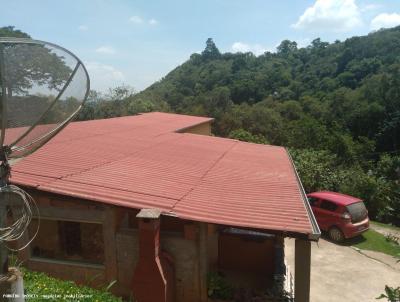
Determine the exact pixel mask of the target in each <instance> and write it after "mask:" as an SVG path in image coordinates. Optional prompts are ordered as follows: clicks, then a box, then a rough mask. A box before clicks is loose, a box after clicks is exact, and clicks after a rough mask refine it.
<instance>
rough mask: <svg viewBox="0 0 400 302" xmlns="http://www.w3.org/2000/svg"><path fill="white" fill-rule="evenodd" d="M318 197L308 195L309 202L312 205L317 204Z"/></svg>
mask: <svg viewBox="0 0 400 302" xmlns="http://www.w3.org/2000/svg"><path fill="white" fill-rule="evenodd" d="M317 201H318V199H317V198H315V197H308V202H309V203H310V205H311V206H315V205H316V204H317Z"/></svg>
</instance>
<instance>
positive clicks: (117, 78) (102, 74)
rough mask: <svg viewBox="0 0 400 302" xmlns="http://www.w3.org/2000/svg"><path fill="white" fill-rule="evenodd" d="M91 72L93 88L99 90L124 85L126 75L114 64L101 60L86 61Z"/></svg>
mask: <svg viewBox="0 0 400 302" xmlns="http://www.w3.org/2000/svg"><path fill="white" fill-rule="evenodd" d="M85 66H86V68H87V70H88V72H89V76H90V82H91V88H92V89H95V90H98V91H107V90H108V88H110V87H116V86H119V85H122V84H123V83H124V81H125V75H124V74H123V73H122V72H121V71H119V70H118V69H116V68H115V67H114V66H111V65H105V64H102V63H99V62H86V63H85Z"/></svg>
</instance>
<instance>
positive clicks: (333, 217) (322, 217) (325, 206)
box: [317, 199, 338, 231]
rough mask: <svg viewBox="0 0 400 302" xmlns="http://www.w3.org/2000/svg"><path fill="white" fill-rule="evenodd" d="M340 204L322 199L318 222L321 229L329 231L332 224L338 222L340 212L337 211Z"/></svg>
mask: <svg viewBox="0 0 400 302" xmlns="http://www.w3.org/2000/svg"><path fill="white" fill-rule="evenodd" d="M337 208H338V206H337V204H335V203H333V202H332V201H329V200H325V199H321V200H320V202H319V207H318V216H319V221H318V220H317V221H318V224H319V226H320V228H321V229H323V230H325V231H327V230H328V229H329V228H330V227H331V226H332V225H335V224H337V220H338V214H337V213H336V210H337Z"/></svg>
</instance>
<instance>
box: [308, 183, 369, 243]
mask: <svg viewBox="0 0 400 302" xmlns="http://www.w3.org/2000/svg"><path fill="white" fill-rule="evenodd" d="M307 197H308V201H309V203H310V205H311V208H312V210H313V212H314V216H315V218H316V219H317V222H318V225H319V227H320V229H321V230H322V231H326V232H328V235H329V237H330V238H331V239H332V240H334V241H337V242H340V241H343V240H344V239H345V238H352V237H355V236H357V235H360V234H361V233H362V232H365V231H366V230H368V229H369V218H368V211H367V209H366V208H365V205H364V202H363V201H362V200H361V199H359V198H356V197H353V196H349V195H345V194H340V193H336V192H329V191H323V192H314V193H310V194H307Z"/></svg>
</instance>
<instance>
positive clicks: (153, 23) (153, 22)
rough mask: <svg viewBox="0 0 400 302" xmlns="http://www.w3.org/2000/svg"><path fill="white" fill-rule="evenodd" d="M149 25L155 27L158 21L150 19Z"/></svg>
mask: <svg viewBox="0 0 400 302" xmlns="http://www.w3.org/2000/svg"><path fill="white" fill-rule="evenodd" d="M149 24H150V25H157V24H158V21H157V20H156V19H150V20H149Z"/></svg>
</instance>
